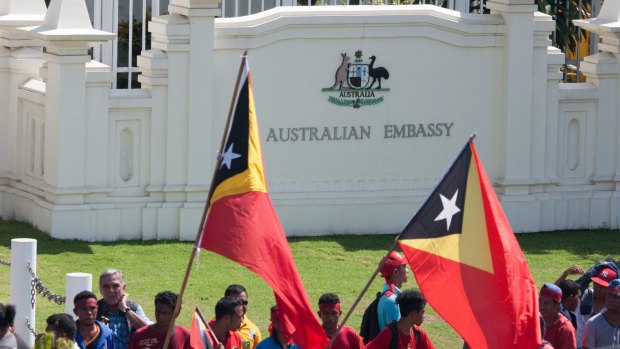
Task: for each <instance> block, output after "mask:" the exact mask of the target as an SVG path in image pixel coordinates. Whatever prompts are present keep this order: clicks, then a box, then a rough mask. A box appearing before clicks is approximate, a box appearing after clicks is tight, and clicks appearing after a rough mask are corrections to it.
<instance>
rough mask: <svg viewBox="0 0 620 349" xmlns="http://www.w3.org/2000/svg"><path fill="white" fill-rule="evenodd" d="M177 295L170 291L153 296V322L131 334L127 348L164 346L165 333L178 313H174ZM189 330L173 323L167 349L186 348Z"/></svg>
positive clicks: (137, 348)
mask: <svg viewBox="0 0 620 349" xmlns="http://www.w3.org/2000/svg"><path fill="white" fill-rule="evenodd" d="M178 298H179V296H178V295H177V294H176V293H174V292H171V291H164V292H160V293H158V294H157V295H156V296H155V323H154V324H152V325H148V326H144V327H142V328H141V329H139V330H137V331H136V333H134V334H133V336H131V340H130V341H129V349H161V348H163V346H164V340H165V339H166V333H167V332H168V328H169V327H170V325H171V324H172V320H173V319H176V318H177V316H179V314H178V313H177V314H174V308H175V307H176V305H177V300H178ZM189 347H190V343H189V330H188V329H187V328H185V327H183V326H180V325H174V330H173V332H172V337H170V343H169V344H168V349H188V348H189Z"/></svg>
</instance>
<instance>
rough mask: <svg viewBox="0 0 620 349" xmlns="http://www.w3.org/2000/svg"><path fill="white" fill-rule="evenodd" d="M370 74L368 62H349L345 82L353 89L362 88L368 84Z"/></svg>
mask: <svg viewBox="0 0 620 349" xmlns="http://www.w3.org/2000/svg"><path fill="white" fill-rule="evenodd" d="M369 82H370V75H369V69H368V63H349V69H348V70H347V83H348V84H349V87H351V88H354V89H363V88H366V86H368V83H369Z"/></svg>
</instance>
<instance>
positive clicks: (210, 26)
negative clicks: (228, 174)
mask: <svg viewBox="0 0 620 349" xmlns="http://www.w3.org/2000/svg"><path fill="white" fill-rule="evenodd" d="M219 4H220V0H189V1H188V0H184V1H179V0H173V1H171V2H170V12H171V13H177V14H180V15H183V16H185V17H187V18H188V19H189V30H190V32H189V46H188V51H187V56H188V57H187V61H186V62H187V64H188V71H189V74H188V76H187V81H185V82H184V83H186V84H187V85H186V88H187V96H188V97H187V124H186V127H187V129H186V132H185V133H184V135H186V137H187V140H186V141H187V144H188V146H187V151H186V152H185V154H187V155H186V156H187V158H186V161H185V163H184V164H183V165H184V166H186V168H187V172H186V178H185V184H186V185H185V195H186V196H185V201H186V202H185V204H184V205H183V207H182V208H181V209H180V213H179V215H180V217H179V224H180V227H179V230H180V231H179V237H180V238H181V239H182V240H190V241H191V240H194V239H195V238H196V227H197V226H198V224H199V223H200V218H201V216H202V211H203V209H204V203H205V200H206V198H207V194H208V192H209V185H210V179H211V176H212V174H213V168H212V164H214V163H215V154H216V152H215V150H216V149H212V147H213V144H217V140H216V141H214V140H213V133H211V132H205V130H209V129H211V128H212V125H213V91H214V86H213V83H214V81H215V80H214V75H215V74H214V69H215V68H214V67H215V51H214V37H215V29H214V28H215V25H214V23H215V17H217V16H220V14H221V10H220V9H219ZM183 54H184V55H183V57H184V58H185V53H183ZM170 69H171V71H170V76H171V77H172V76H173V75H175V73H174V72H173V70H174V67H173V65H172V64H171V65H170ZM177 75H178V74H177ZM172 82H173V81H172V80H171V86H172ZM173 90H176V89H173V88H171V90H170V91H173ZM169 110H170V109H169ZM169 118H171V116H169ZM190 144H191V146H189V145H190ZM205 149H211V150H212V151H205ZM180 165H181V164H178V165H177V166H175V167H174V168H175V169H176V170H175V171H176V172H181V171H180V170H179V168H178V166H180ZM167 178H170V176H168V177H167Z"/></svg>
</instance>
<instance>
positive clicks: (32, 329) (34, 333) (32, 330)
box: [26, 319, 37, 337]
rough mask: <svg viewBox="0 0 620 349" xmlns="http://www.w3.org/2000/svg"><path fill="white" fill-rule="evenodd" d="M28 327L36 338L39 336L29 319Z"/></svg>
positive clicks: (27, 321)
mask: <svg viewBox="0 0 620 349" xmlns="http://www.w3.org/2000/svg"><path fill="white" fill-rule="evenodd" d="M26 327H28V329H29V330H30V332H31V333H32V334H33V335H34V336H35V337H36V336H37V332H35V330H34V328H32V325H31V324H30V321H29V320H28V319H26Z"/></svg>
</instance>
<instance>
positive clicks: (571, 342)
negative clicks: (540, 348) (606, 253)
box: [538, 258, 620, 349]
mask: <svg viewBox="0 0 620 349" xmlns="http://www.w3.org/2000/svg"><path fill="white" fill-rule="evenodd" d="M618 274H619V270H618V265H617V263H616V261H614V260H613V259H611V258H609V259H607V260H605V261H602V262H600V263H597V264H596V265H594V266H593V267H591V268H590V269H588V270H587V271H584V270H583V268H581V267H580V266H578V265H573V266H571V267H569V268H568V269H566V271H564V273H562V275H561V276H560V277H559V278H558V279H557V280H556V281H555V282H554V283H545V284H544V285H543V286H542V288H541V289H540V293H539V298H538V301H539V309H540V315H541V323H542V324H543V325H542V329H543V339H544V343H543V344H544V345H547V347H546V348H554V349H575V348H579V349H615V348H620V279H619V278H618ZM570 275H579V277H578V278H577V279H576V280H569V279H568V277H569V276H570ZM590 285H592V286H590Z"/></svg>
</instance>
